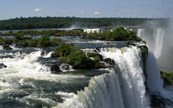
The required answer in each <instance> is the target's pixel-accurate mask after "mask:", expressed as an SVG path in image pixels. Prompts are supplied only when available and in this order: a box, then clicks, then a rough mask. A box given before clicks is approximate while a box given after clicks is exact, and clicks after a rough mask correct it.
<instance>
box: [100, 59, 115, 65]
mask: <svg viewBox="0 0 173 108" xmlns="http://www.w3.org/2000/svg"><path fill="white" fill-rule="evenodd" d="M103 61H104V62H106V63H107V64H110V65H112V66H114V65H115V62H114V60H112V59H110V58H106V59H104V60H103Z"/></svg>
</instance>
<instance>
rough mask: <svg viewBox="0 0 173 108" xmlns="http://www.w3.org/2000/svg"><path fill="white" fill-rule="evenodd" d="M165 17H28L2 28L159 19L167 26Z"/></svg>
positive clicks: (0, 27) (5, 23) (103, 24)
mask: <svg viewBox="0 0 173 108" xmlns="http://www.w3.org/2000/svg"><path fill="white" fill-rule="evenodd" d="M166 20H167V19H164V18H78V17H28V18H23V17H21V18H14V19H8V20H1V21H0V30H17V29H39V28H67V27H72V26H77V27H88V28H96V27H117V26H141V25H144V24H145V23H146V22H147V21H158V22H159V25H163V26H165V24H166Z"/></svg>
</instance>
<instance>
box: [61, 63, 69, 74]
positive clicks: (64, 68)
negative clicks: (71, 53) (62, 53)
mask: <svg viewBox="0 0 173 108" xmlns="http://www.w3.org/2000/svg"><path fill="white" fill-rule="evenodd" d="M59 68H60V70H61V71H63V72H66V71H71V70H72V66H71V65H69V64H66V63H62V64H61V65H60V66H59Z"/></svg>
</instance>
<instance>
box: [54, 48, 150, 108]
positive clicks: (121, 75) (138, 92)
mask: <svg viewBox="0 0 173 108" xmlns="http://www.w3.org/2000/svg"><path fill="white" fill-rule="evenodd" d="M100 54H101V55H102V56H103V57H104V58H111V59H113V60H114V61H115V67H114V69H108V70H109V73H105V74H102V75H99V76H95V77H93V78H92V79H91V80H90V82H89V86H88V87H85V89H84V90H83V91H79V92H78V93H77V95H75V94H73V95H72V97H71V98H67V99H65V101H64V102H63V103H60V104H58V107H60V108H69V107H71V108H149V106H150V102H149V97H148V96H147V94H146V88H145V84H144V82H145V77H144V73H143V69H142V66H141V52H140V49H139V48H137V47H130V48H127V47H124V48H122V49H118V48H102V49H101V51H100ZM66 95H70V93H66ZM55 108H56V107H55Z"/></svg>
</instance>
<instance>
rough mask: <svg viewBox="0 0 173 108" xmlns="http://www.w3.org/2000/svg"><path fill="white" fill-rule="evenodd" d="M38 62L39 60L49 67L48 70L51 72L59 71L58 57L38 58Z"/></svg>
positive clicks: (59, 62)
mask: <svg viewBox="0 0 173 108" xmlns="http://www.w3.org/2000/svg"><path fill="white" fill-rule="evenodd" d="M38 62H40V63H41V64H43V65H46V66H48V67H50V70H51V71H52V72H53V73H56V72H58V71H60V69H59V66H60V65H61V63H62V62H61V61H60V59H58V58H57V59H54V58H39V59H38Z"/></svg>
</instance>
